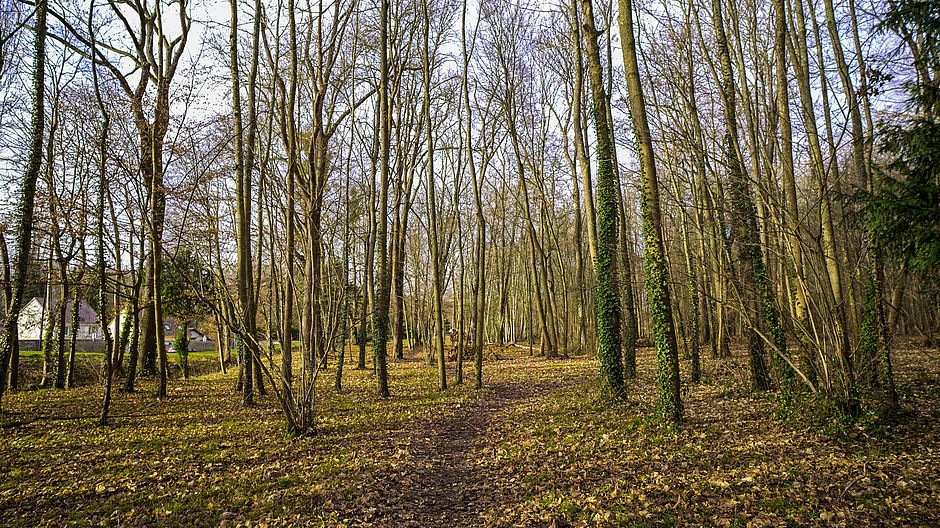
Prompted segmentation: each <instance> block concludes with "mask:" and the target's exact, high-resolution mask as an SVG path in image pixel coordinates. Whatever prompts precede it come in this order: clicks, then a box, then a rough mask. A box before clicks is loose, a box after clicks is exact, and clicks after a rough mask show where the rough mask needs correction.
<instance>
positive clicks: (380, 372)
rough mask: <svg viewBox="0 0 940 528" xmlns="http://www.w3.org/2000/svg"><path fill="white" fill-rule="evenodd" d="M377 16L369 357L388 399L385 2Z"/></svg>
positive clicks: (386, 31) (386, 57)
mask: <svg viewBox="0 0 940 528" xmlns="http://www.w3.org/2000/svg"><path fill="white" fill-rule="evenodd" d="M381 3H382V5H381V9H380V14H379V29H380V30H379V33H380V37H379V40H380V44H379V45H380V47H381V59H380V61H379V134H380V153H379V211H378V216H377V218H376V221H377V226H376V235H375V248H376V250H377V251H376V257H377V259H378V268H379V269H378V277H377V279H378V291H377V292H376V302H375V309H374V314H375V316H374V319H375V321H374V324H373V332H374V336H373V340H372V343H373V350H372V353H373V357H374V358H375V371H376V380H377V382H378V393H379V396H380V397H382V398H387V397H388V396H389V390H388V362H387V357H386V356H387V353H388V351H387V349H386V347H387V346H388V331H389V325H388V307H389V293H390V289H391V281H390V279H391V277H390V275H391V274H390V266H389V259H388V187H389V154H390V153H389V149H390V141H391V137H390V130H389V127H390V126H391V123H390V121H391V116H390V115H389V114H390V112H389V90H388V24H389V20H388V11H389V0H381Z"/></svg>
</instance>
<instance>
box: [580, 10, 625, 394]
mask: <svg viewBox="0 0 940 528" xmlns="http://www.w3.org/2000/svg"><path fill="white" fill-rule="evenodd" d="M581 12H582V18H583V21H584V26H583V27H584V32H585V35H584V40H585V44H586V48H587V50H586V51H587V63H588V81H589V82H590V85H591V93H592V103H593V104H592V108H591V110H592V114H593V117H594V130H595V134H596V135H597V257H596V259H595V262H594V277H595V300H594V303H595V310H596V312H597V320H596V322H595V324H596V325H597V353H598V356H599V358H600V363H601V393H602V394H604V395H606V396H608V397H614V398H622V397H623V396H624V390H625V389H624V384H623V361H622V359H621V350H620V337H621V336H620V284H619V282H620V281H619V276H618V271H617V267H618V266H617V259H618V254H617V243H618V236H617V224H618V220H619V219H620V211H619V207H620V205H619V197H620V191H619V189H620V181H619V179H620V178H619V177H618V176H617V172H615V171H614V170H613V165H612V161H613V149H614V145H613V136H612V135H611V132H610V126H609V122H608V121H607V108H606V106H607V104H608V99H607V95H606V93H605V92H606V90H605V88H604V81H603V74H602V70H601V58H600V49H599V47H598V43H597V37H598V35H599V32H598V31H597V29H596V27H595V25H594V7H593V5H592V3H591V0H581ZM578 59H579V58H578Z"/></svg>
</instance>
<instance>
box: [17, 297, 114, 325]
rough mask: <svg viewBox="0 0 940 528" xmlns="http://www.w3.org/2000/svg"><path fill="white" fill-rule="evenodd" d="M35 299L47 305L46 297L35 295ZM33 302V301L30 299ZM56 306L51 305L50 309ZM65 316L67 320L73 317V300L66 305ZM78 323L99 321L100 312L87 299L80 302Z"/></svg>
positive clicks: (95, 322) (40, 304)
mask: <svg viewBox="0 0 940 528" xmlns="http://www.w3.org/2000/svg"><path fill="white" fill-rule="evenodd" d="M33 301H36V302H37V303H39V306H41V307H42V306H45V305H46V298H45V297H33ZM30 302H32V301H30ZM51 308H54V306H53V307H49V309H51ZM65 318H66V320H71V319H72V301H69V302H68V303H66V305H65ZM78 323H79V324H97V323H98V312H96V311H95V309H94V308H92V307H91V305H90V304H88V302H87V301H79V302H78Z"/></svg>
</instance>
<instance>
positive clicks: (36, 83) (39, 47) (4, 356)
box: [0, 0, 49, 411]
mask: <svg viewBox="0 0 940 528" xmlns="http://www.w3.org/2000/svg"><path fill="white" fill-rule="evenodd" d="M48 9H49V2H48V0H39V1H38V2H37V4H36V15H35V17H36V18H35V26H34V30H33V31H34V37H33V49H34V57H33V76H32V96H33V108H32V121H31V124H30V148H29V164H28V165H27V168H26V173H25V174H24V175H23V180H22V182H21V187H20V192H19V196H18V198H17V202H18V203H17V228H16V256H15V261H14V265H13V271H14V273H13V291H12V295H11V296H10V299H9V302H8V303H7V307H8V308H7V312H6V315H7V317H6V321H5V322H4V325H3V326H4V328H6V329H7V330H6V331H5V332H4V335H3V343H2V345H0V411H2V409H3V405H2V403H3V393H4V392H5V391H6V382H7V368H8V366H9V362H10V354H11V353H12V351H13V350H16V349H15V348H14V343H13V341H14V340H16V339H17V333H16V332H15V331H13V330H11V329H13V328H16V326H17V320H18V317H19V313H20V309H21V308H22V306H23V291H24V290H25V287H26V275H27V273H28V272H29V257H30V255H31V247H32V242H33V208H34V201H33V196H34V195H35V193H36V181H37V180H38V179H39V171H40V169H41V168H42V153H43V148H42V140H43V126H44V104H43V103H44V99H43V96H44V91H43V90H44V81H45V67H46V30H47V26H46V17H47V13H48Z"/></svg>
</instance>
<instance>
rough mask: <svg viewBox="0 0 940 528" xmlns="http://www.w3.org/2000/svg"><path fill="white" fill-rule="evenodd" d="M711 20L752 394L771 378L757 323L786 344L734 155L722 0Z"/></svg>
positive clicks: (753, 211)
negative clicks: (717, 58)
mask: <svg viewBox="0 0 940 528" xmlns="http://www.w3.org/2000/svg"><path fill="white" fill-rule="evenodd" d="M712 21H713V23H714V28H715V38H716V40H717V47H718V56H719V60H720V73H719V74H720V79H719V81H720V82H719V91H720V92H721V100H722V107H723V110H724V117H725V131H724V145H723V149H724V158H725V164H726V166H727V170H728V178H729V180H730V186H731V189H730V194H731V196H730V205H731V210H732V212H731V225H730V228H731V239H730V243H731V251H730V253H731V258H732V263H731V264H732V268H733V272H734V275H735V276H736V286H737V289H738V292H739V295H740V296H741V304H742V305H743V312H742V315H743V317H744V321H743V322H744V323H745V324H746V326H747V327H748V329H747V348H748V358H749V361H750V372H751V384H752V386H753V387H754V388H755V389H757V390H767V389H770V387H771V379H770V374H769V372H768V369H767V360H766V352H765V349H764V341H763V338H762V337H761V332H760V329H761V325H762V324H763V325H764V328H763V330H764V332H765V334H766V335H767V336H768V338H769V339H770V340H771V342H772V343H773V345H774V346H775V347H776V348H777V353H778V354H784V353H786V342H785V341H784V340H783V329H782V328H781V327H780V316H779V313H778V312H777V305H776V303H775V300H774V293H773V288H772V287H771V285H770V283H769V280H768V277H767V270H766V268H765V267H764V257H763V254H762V253H761V248H760V235H759V231H758V226H757V207H756V205H755V203H754V197H753V196H752V194H751V188H750V185H749V183H748V180H747V176H746V175H745V174H744V169H743V167H742V165H741V159H740V157H739V154H738V144H739V140H738V130H737V126H738V125H737V112H736V108H735V86H734V74H733V72H732V67H731V56H730V53H729V50H728V38H727V35H726V34H725V29H724V20H723V17H722V5H721V0H712Z"/></svg>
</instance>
